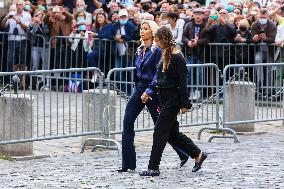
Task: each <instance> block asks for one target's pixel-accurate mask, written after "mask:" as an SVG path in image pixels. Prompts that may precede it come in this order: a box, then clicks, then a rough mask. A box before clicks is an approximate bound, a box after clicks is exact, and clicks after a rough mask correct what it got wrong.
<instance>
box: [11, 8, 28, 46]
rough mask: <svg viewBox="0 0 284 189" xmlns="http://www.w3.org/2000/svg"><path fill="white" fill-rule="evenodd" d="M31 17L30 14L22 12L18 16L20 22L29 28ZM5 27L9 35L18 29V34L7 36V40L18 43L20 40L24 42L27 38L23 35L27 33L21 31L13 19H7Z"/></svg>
mask: <svg viewBox="0 0 284 189" xmlns="http://www.w3.org/2000/svg"><path fill="white" fill-rule="evenodd" d="M31 20H32V17H31V14H30V13H28V12H25V11H23V12H22V14H21V15H20V21H21V22H22V23H23V24H24V25H26V26H29V25H30V23H31ZM7 25H8V26H9V31H8V32H9V33H13V31H14V28H18V34H19V35H9V37H8V40H9V41H11V40H16V41H20V40H25V39H27V36H26V35H25V34H27V31H25V30H23V28H22V27H21V26H20V24H18V23H17V22H16V21H15V20H14V19H13V18H9V19H8V20H7Z"/></svg>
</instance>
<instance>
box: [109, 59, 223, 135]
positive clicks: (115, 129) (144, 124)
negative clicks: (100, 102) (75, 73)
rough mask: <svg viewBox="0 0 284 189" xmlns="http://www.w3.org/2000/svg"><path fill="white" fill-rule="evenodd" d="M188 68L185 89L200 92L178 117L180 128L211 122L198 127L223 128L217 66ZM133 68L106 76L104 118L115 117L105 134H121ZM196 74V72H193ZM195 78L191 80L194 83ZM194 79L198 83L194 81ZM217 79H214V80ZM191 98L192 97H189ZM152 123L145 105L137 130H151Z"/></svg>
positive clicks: (204, 65)
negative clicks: (220, 118) (183, 113)
mask: <svg viewBox="0 0 284 189" xmlns="http://www.w3.org/2000/svg"><path fill="white" fill-rule="evenodd" d="M187 67H188V71H189V80H188V92H189V94H192V93H194V92H196V91H198V92H199V97H198V98H196V99H191V100H192V104H193V108H192V109H191V111H190V112H188V113H186V114H185V115H180V116H178V117H179V118H178V119H179V122H180V125H181V127H189V126H201V125H214V126H213V127H204V128H203V129H202V130H200V134H199V136H200V135H201V132H202V131H203V130H206V129H212V130H219V131H220V130H222V128H220V127H219V69H218V67H217V66H216V65H215V64H203V65H187ZM134 71H135V67H129V68H114V69H112V70H111V71H110V72H109V73H108V75H107V79H106V84H107V90H108V92H107V93H108V95H107V98H108V103H107V104H108V106H107V107H106V108H105V111H104V112H105V113H104V115H105V119H107V120H109V121H110V120H114V121H110V122H109V123H108V124H107V127H108V128H107V129H106V132H107V133H106V134H107V135H108V136H109V137H110V136H111V135H115V134H121V133H122V132H123V119H124V113H125V109H126V105H127V102H128V100H129V97H130V95H131V93H132V92H133V87H134ZM193 73H196V74H193ZM193 81H194V82H193ZM195 81H197V82H198V83H196V82H195ZM214 81H216V82H214ZM189 97H190V98H191V96H189ZM153 128H154V124H153V121H152V118H151V116H150V114H149V113H148V110H147V108H146V107H145V108H144V109H143V110H142V112H141V113H140V114H139V116H138V117H137V119H136V123H135V128H134V130H135V131H136V132H142V131H149V130H153Z"/></svg>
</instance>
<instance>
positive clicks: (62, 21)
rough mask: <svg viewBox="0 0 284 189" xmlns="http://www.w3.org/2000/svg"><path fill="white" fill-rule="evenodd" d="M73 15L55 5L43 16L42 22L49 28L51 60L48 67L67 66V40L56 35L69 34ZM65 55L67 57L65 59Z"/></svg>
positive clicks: (68, 53) (68, 52)
mask: <svg viewBox="0 0 284 189" xmlns="http://www.w3.org/2000/svg"><path fill="white" fill-rule="evenodd" d="M72 20H73V16H72V15H71V14H70V13H69V12H67V11H66V9H65V8H63V7H59V6H55V7H53V9H52V12H50V13H48V14H47V15H46V16H45V17H44V22H45V24H47V26H48V27H49V30H50V37H51V38H53V39H52V40H51V44H50V45H51V55H50V56H51V59H50V60H51V61H50V67H51V69H54V68H57V69H59V68H69V66H70V65H69V62H70V61H69V60H68V59H69V58H70V51H69V48H68V47H69V42H68V41H67V40H65V39H63V38H60V37H59V38H56V37H57V36H69V35H70V34H71V32H72ZM65 57H67V59H66V60H65Z"/></svg>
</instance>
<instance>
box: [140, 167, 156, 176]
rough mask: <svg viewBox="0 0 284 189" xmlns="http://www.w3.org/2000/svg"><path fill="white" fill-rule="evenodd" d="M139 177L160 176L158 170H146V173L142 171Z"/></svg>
mask: <svg viewBox="0 0 284 189" xmlns="http://www.w3.org/2000/svg"><path fill="white" fill-rule="evenodd" d="M139 175H140V176H150V177H155V176H159V175H160V171H159V170H151V169H148V170H147V171H143V172H141V173H139Z"/></svg>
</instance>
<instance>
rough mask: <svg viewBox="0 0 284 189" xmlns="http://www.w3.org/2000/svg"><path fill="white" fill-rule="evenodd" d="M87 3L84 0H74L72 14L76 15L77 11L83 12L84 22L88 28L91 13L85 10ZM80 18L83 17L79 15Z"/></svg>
mask: <svg viewBox="0 0 284 189" xmlns="http://www.w3.org/2000/svg"><path fill="white" fill-rule="evenodd" d="M86 8H87V5H86V4H85V1H84V0H76V7H75V9H74V10H73V15H74V16H75V17H76V15H78V14H79V13H82V14H84V19H83V20H84V24H85V25H86V26H87V29H88V30H90V28H91V25H92V20H93V19H92V14H91V13H89V12H87V11H86ZM81 18H83V17H82V16H81Z"/></svg>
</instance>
